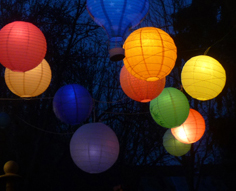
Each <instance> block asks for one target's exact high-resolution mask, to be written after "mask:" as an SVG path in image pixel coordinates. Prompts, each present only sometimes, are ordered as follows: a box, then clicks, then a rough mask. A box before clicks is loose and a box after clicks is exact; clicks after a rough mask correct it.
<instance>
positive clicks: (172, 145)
mask: <svg viewBox="0 0 236 191" xmlns="http://www.w3.org/2000/svg"><path fill="white" fill-rule="evenodd" d="M163 146H164V148H165V149H166V151H167V152H168V153H169V154H171V155H173V156H182V155H185V154H186V153H187V152H188V151H189V150H190V148H191V144H184V143H181V142H180V141H178V140H177V139H176V138H175V137H174V136H173V135H172V133H171V129H168V130H167V131H166V132H165V134H164V136H163Z"/></svg>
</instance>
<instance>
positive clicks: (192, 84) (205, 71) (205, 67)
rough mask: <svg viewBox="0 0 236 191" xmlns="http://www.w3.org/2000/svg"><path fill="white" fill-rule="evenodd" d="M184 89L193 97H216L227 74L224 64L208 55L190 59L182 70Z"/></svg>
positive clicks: (199, 98) (206, 98)
mask: <svg viewBox="0 0 236 191" xmlns="http://www.w3.org/2000/svg"><path fill="white" fill-rule="evenodd" d="M181 81H182V85H183V88H184V90H185V91H186V92H187V93H188V94H189V95H190V96H191V97H193V98H195V99H198V100H201V101H205V100H210V99H213V98H215V97H216V96H218V95H219V94H220V92H221V91H222V90H223V88H224V86H225V82H226V74H225V70H224V68H223V67H222V65H221V64H220V63H219V62H218V61H217V60H216V59H214V58H212V57H210V56H207V55H200V56H195V57H192V58H191V59H189V60H188V61H187V62H186V63H185V65H184V67H183V70H182V72H181Z"/></svg>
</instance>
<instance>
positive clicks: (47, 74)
mask: <svg viewBox="0 0 236 191" xmlns="http://www.w3.org/2000/svg"><path fill="white" fill-rule="evenodd" d="M51 78H52V74H51V68H50V66H49V64H48V63H47V61H46V60H45V59H43V61H42V62H41V64H39V65H38V66H37V67H35V68H34V69H32V70H29V71H26V72H14V71H11V70H9V69H8V68H6V70H5V82H6V84H7V87H8V88H9V90H11V92H12V93H14V94H16V95H18V96H19V97H35V96H38V95H40V94H42V93H43V92H44V91H45V90H46V89H47V88H48V86H49V84H50V82H51Z"/></svg>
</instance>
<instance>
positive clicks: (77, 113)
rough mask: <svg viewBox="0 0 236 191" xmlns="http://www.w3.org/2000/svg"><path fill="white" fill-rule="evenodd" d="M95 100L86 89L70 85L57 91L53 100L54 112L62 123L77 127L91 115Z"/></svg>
mask: <svg viewBox="0 0 236 191" xmlns="http://www.w3.org/2000/svg"><path fill="white" fill-rule="evenodd" d="M92 106H93V100H92V97H91V95H90V93H89V92H88V90H87V89H86V88H84V87H83V86H81V85H78V84H69V85H65V86H63V87H61V88H60V89H59V90H57V92H56V94H55V96H54V98H53V111H54V113H55V115H56V117H57V118H58V119H60V120H61V121H62V122H64V123H67V124H70V125H77V124H80V123H82V122H84V121H85V120H86V119H87V118H88V117H89V115H90V114H91V111H92Z"/></svg>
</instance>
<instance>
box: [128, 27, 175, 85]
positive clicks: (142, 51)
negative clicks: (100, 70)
mask: <svg viewBox="0 0 236 191" xmlns="http://www.w3.org/2000/svg"><path fill="white" fill-rule="evenodd" d="M124 49H125V58H124V64H125V67H126V69H127V70H128V71H129V72H130V73H131V74H132V75H133V76H135V77H136V78H139V79H141V80H146V81H155V80H159V79H162V78H164V77H166V76H167V75H168V74H169V73H170V72H171V71H172V69H173V68H174V65H175V61H176V58H177V48H176V46H175V43H174V41H173V39H172V38H171V37H170V35H169V34H168V33H166V32H165V31H163V30H161V29H158V28H155V27H143V28H140V29H138V30H135V31H134V32H132V33H131V34H130V35H129V36H128V37H127V39H126V41H125V43H124Z"/></svg>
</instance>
